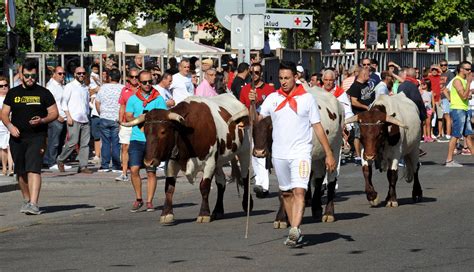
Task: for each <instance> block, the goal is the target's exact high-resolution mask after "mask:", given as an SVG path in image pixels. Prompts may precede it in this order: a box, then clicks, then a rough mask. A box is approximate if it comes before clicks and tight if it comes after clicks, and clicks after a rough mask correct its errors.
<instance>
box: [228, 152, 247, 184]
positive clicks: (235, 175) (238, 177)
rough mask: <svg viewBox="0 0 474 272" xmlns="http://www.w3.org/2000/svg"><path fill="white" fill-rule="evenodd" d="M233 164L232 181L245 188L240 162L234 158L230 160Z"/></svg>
mask: <svg viewBox="0 0 474 272" xmlns="http://www.w3.org/2000/svg"><path fill="white" fill-rule="evenodd" d="M230 164H231V174H230V176H231V180H232V182H237V185H238V186H241V187H243V186H244V183H243V180H242V172H240V167H239V162H238V161H237V158H233V159H232V160H230Z"/></svg>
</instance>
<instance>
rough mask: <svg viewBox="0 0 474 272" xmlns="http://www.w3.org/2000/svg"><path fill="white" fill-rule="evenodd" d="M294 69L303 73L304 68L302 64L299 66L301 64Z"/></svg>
mask: <svg viewBox="0 0 474 272" xmlns="http://www.w3.org/2000/svg"><path fill="white" fill-rule="evenodd" d="M296 71H298V72H300V73H304V68H303V66H301V65H298V66H296Z"/></svg>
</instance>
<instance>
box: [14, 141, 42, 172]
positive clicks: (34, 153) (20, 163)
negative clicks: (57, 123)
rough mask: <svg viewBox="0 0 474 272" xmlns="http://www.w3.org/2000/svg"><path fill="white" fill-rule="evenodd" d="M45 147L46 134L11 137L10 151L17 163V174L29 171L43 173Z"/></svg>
mask: <svg viewBox="0 0 474 272" xmlns="http://www.w3.org/2000/svg"><path fill="white" fill-rule="evenodd" d="M45 147H46V136H45V135H35V136H28V137H25V138H15V137H10V151H11V153H12V158H13V163H14V164H15V169H14V170H15V174H17V175H23V174H26V173H27V172H33V173H37V174H41V167H42V165H43V155H44V150H45Z"/></svg>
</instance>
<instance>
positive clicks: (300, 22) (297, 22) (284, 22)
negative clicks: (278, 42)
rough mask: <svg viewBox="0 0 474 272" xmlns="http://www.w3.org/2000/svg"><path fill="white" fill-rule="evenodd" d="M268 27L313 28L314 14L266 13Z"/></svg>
mask: <svg viewBox="0 0 474 272" xmlns="http://www.w3.org/2000/svg"><path fill="white" fill-rule="evenodd" d="M265 27H266V28H290V29H312V28H313V15H305V14H281V13H266V14H265Z"/></svg>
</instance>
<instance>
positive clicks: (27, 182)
mask: <svg viewBox="0 0 474 272" xmlns="http://www.w3.org/2000/svg"><path fill="white" fill-rule="evenodd" d="M37 78H38V66H37V63H36V61H35V60H33V59H27V60H26V61H25V63H24V65H23V68H22V85H20V86H18V87H15V88H13V89H11V90H10V91H9V92H8V93H7V95H6V97H5V100H4V102H3V103H4V104H3V108H2V121H3V124H4V125H5V126H6V127H7V128H8V131H9V132H10V136H11V137H10V142H9V144H10V150H11V153H12V157H13V162H14V164H15V168H14V169H15V173H16V175H17V177H18V184H19V186H20V189H21V193H22V195H23V199H24V204H23V206H22V207H21V209H20V212H22V213H25V214H30V215H38V214H41V211H40V209H39V208H38V198H39V193H40V189H41V166H42V164H43V152H44V144H45V142H46V135H47V132H48V125H47V124H48V123H50V122H52V121H54V120H56V119H57V118H58V108H57V107H56V102H55V100H54V97H53V95H52V94H51V93H50V92H49V91H48V90H47V89H45V88H43V87H41V86H39V85H37V84H36V80H37ZM10 114H11V116H10ZM10 118H11V119H10Z"/></svg>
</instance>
